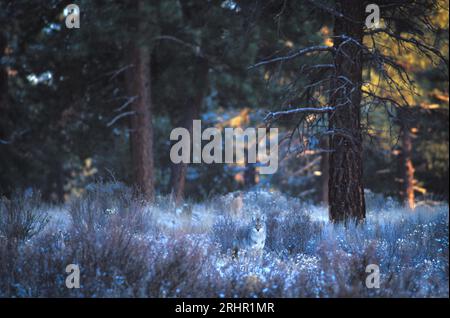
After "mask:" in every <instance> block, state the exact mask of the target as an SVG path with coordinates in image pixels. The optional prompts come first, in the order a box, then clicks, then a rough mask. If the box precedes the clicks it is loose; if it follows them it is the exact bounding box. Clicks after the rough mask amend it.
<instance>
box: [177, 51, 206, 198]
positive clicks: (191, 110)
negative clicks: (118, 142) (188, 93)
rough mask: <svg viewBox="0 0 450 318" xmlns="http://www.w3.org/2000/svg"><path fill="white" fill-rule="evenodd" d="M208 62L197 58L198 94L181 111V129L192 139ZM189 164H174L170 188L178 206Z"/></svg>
mask: <svg viewBox="0 0 450 318" xmlns="http://www.w3.org/2000/svg"><path fill="white" fill-rule="evenodd" d="M208 70H209V66H208V61H207V60H206V59H204V58H201V57H197V63H196V70H195V72H196V76H195V78H196V80H197V90H196V91H197V93H196V94H195V96H194V97H193V98H190V99H189V102H188V104H187V105H186V108H185V109H183V110H181V111H182V112H183V114H184V116H183V118H182V119H181V121H180V125H179V127H184V128H186V129H188V130H189V132H190V135H191V138H192V123H193V120H194V119H199V117H200V110H201V107H202V103H203V99H204V97H205V94H206V91H207V89H208ZM186 172H187V164H185V163H178V164H172V168H171V176H170V187H171V189H172V197H173V199H174V201H175V203H176V204H177V205H178V204H180V202H181V201H182V200H183V197H184V189H185V183H186Z"/></svg>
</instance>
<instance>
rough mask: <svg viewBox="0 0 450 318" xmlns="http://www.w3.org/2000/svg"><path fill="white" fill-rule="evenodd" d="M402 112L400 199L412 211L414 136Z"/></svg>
mask: <svg viewBox="0 0 450 318" xmlns="http://www.w3.org/2000/svg"><path fill="white" fill-rule="evenodd" d="M402 112H403V111H402V110H400V111H399V114H400V118H399V119H400V138H401V145H402V146H401V153H400V156H399V160H400V179H401V182H400V198H401V200H402V201H403V202H404V204H405V206H407V207H409V208H410V209H414V207H415V198H414V182H415V181H414V165H413V162H412V149H413V144H412V135H411V129H410V125H409V124H408V122H407V121H408V120H407V118H406V116H405V115H404V114H402Z"/></svg>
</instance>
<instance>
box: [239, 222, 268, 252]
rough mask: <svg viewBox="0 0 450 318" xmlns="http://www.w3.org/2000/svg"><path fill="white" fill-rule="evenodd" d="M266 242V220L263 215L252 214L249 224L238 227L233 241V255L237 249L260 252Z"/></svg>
mask: <svg viewBox="0 0 450 318" xmlns="http://www.w3.org/2000/svg"><path fill="white" fill-rule="evenodd" d="M265 244H266V220H265V216H264V215H262V214H261V215H254V216H253V218H252V222H251V224H250V225H249V226H246V227H244V228H241V229H239V231H238V233H237V236H236V239H235V240H234V241H233V257H235V258H237V257H238V254H239V251H246V252H251V253H254V254H255V253H256V254H261V253H262V250H263V249H264V245H265Z"/></svg>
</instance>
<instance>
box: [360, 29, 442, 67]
mask: <svg viewBox="0 0 450 318" xmlns="http://www.w3.org/2000/svg"><path fill="white" fill-rule="evenodd" d="M376 33H384V34H386V35H389V36H390V37H392V38H394V39H396V40H398V41H400V42H406V43H410V44H413V45H414V46H415V47H417V48H418V49H419V50H420V51H421V52H422V53H424V54H426V55H428V54H427V52H431V53H433V54H434V55H436V56H437V57H438V58H439V59H440V60H441V61H443V62H444V63H445V65H447V68H448V67H449V65H448V60H447V59H446V58H445V56H444V55H443V54H442V53H441V52H440V51H439V50H438V49H437V48H435V47H433V46H430V45H428V44H425V43H423V42H421V41H419V40H417V39H416V38H413V37H411V38H405V37H403V36H401V35H399V34H395V33H393V32H391V31H390V30H388V29H383V28H380V29H375V30H371V31H368V32H366V34H376Z"/></svg>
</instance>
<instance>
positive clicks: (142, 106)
mask: <svg viewBox="0 0 450 318" xmlns="http://www.w3.org/2000/svg"><path fill="white" fill-rule="evenodd" d="M142 6H143V1H139V3H138V7H139V9H141V7H142ZM137 20H138V21H136V26H135V29H136V30H141V28H142V21H139V20H140V19H137ZM138 34H140V33H138ZM138 38H139V36H137V38H135V39H133V41H131V43H130V45H129V47H128V48H127V50H128V54H129V63H130V64H131V65H132V67H131V68H129V70H128V71H127V76H126V77H127V86H128V94H129V96H130V97H132V98H135V100H134V101H133V102H132V104H131V109H132V111H134V115H132V117H131V120H130V126H131V137H130V138H131V156H132V166H133V176H134V182H135V185H136V186H137V187H138V188H139V190H140V191H142V194H143V195H144V197H145V198H146V199H147V200H153V198H154V181H155V180H154V160H153V123H152V100H151V82H150V74H151V73H150V57H151V50H150V47H149V45H147V44H146V43H141V41H139V40H138Z"/></svg>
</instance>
